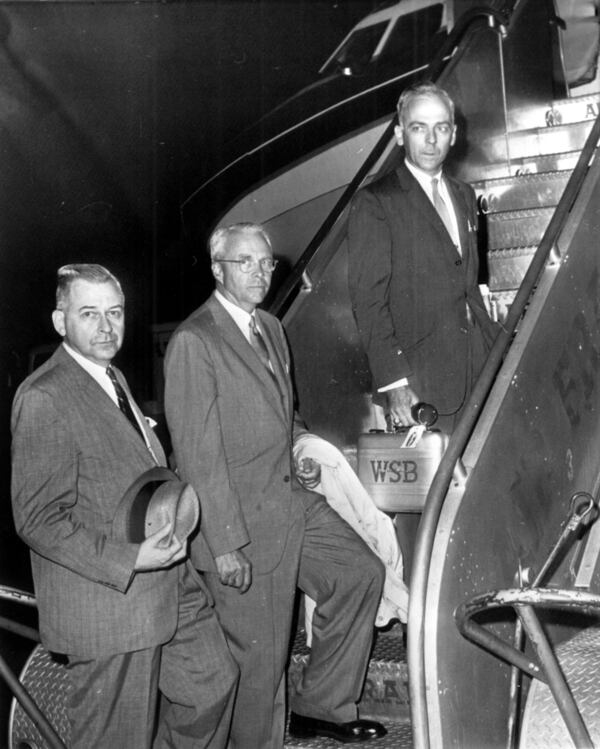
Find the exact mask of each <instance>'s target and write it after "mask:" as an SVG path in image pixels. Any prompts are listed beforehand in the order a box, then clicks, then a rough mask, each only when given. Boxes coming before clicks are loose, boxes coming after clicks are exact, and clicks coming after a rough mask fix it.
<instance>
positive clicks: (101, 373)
mask: <svg viewBox="0 0 600 749" xmlns="http://www.w3.org/2000/svg"><path fill="white" fill-rule="evenodd" d="M62 345H63V348H64V349H65V351H66V352H67V353H68V354H69V355H70V356H72V357H73V359H75V361H76V362H77V364H79V366H80V367H82V368H83V369H85V371H86V372H87V373H88V374H89V375H90V377H93V378H94V380H96V382H97V383H98V385H100V387H101V388H102V390H104V392H105V393H106V394H107V395H109V396H110V398H111V400H112V401H113V402H114V403H117V404H118V401H117V394H116V393H115V389H114V387H113V384H112V382H111V381H110V378H109V376H108V375H107V374H106V367H103V366H101V365H100V364H96V363H95V362H93V361H90V360H89V359H86V357H85V356H82V355H81V354H80V353H79V351H75V349H74V348H72V347H71V346H69V344H68V343H66V342H65V341H63V343H62ZM107 366H108V365H107Z"/></svg>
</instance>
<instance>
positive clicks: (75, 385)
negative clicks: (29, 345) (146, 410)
mask: <svg viewBox="0 0 600 749" xmlns="http://www.w3.org/2000/svg"><path fill="white" fill-rule="evenodd" d="M56 356H57V357H58V359H59V361H60V364H61V367H62V370H63V372H64V374H65V386H66V387H69V388H71V389H72V390H73V392H76V393H79V397H81V398H82V399H83V401H84V408H85V411H86V412H87V413H89V414H90V416H91V418H90V423H91V424H97V423H99V424H101V423H103V422H104V423H107V425H108V429H109V430H110V431H108V430H107V437H108V436H109V435H110V434H111V433H113V434H114V438H115V439H116V438H117V435H118V438H119V439H126V440H127V441H128V442H129V443H130V444H131V447H132V448H133V449H135V450H136V451H137V452H139V453H140V454H142V455H144V457H145V459H146V460H147V459H148V455H149V454H150V453H149V451H148V447H147V445H146V444H145V443H144V441H143V440H142V439H141V438H140V435H139V434H138V433H137V432H136V430H135V428H134V427H133V426H132V424H130V423H129V419H128V418H127V417H126V416H125V414H123V413H122V412H121V409H120V408H119V407H118V406H117V405H116V403H114V401H113V400H112V399H111V398H110V396H109V395H108V394H107V393H106V392H105V391H104V390H103V389H102V387H100V385H99V384H98V383H97V382H96V380H94V378H93V377H92V376H91V375H89V374H88V373H87V372H86V371H85V370H84V369H83V367H81V366H80V365H79V364H78V363H77V362H76V361H75V359H73V357H72V356H71V355H70V354H68V353H67V352H66V351H65V350H64V348H63V347H62V346H60V347H59V349H58V351H57V352H56ZM119 381H120V382H121V384H123V385H124V387H125V390H126V392H127V395H128V397H129V399H130V401H131V404H132V407H133V408H134V410H136V411H137V413H138V415H140V413H141V412H140V411H139V408H138V407H137V405H136V403H135V401H134V400H133V398H132V397H131V393H130V392H129V388H128V387H127V383H125V382H124V378H123V376H122V375H121V376H120V377H119ZM94 414H95V416H94ZM142 420H143V427H142V428H143V429H144V430H145V431H146V434H147V435H148V429H149V428H148V426H147V424H146V420H145V419H144V417H143V416H142ZM149 441H150V444H151V445H152V450H153V451H154V455H155V457H156V460H157V461H158V462H160V461H162V464H164V462H165V459H164V453H163V449H162V446H161V445H160V443H159V442H158V440H157V438H156V437H155V435H154V434H152V435H149Z"/></svg>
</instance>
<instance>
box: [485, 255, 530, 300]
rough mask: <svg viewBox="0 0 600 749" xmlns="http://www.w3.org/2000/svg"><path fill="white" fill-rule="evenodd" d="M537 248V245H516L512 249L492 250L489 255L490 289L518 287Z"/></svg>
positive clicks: (499, 289) (501, 289) (502, 289)
mask: <svg viewBox="0 0 600 749" xmlns="http://www.w3.org/2000/svg"><path fill="white" fill-rule="evenodd" d="M536 249H537V248H536V247H515V248H513V249H510V250H494V251H493V252H490V253H489V255H488V272H489V280H488V284H489V287H490V291H493V292H496V291H504V290H508V289H518V288H519V286H520V285H521V281H522V280H523V276H524V275H525V273H526V272H527V268H529V264H530V263H531V258H532V257H533V256H534V255H535V251H536Z"/></svg>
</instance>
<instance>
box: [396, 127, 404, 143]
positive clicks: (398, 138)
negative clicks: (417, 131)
mask: <svg viewBox="0 0 600 749" xmlns="http://www.w3.org/2000/svg"><path fill="white" fill-rule="evenodd" d="M394 135H395V136H396V143H397V144H398V145H399V146H403V145H404V131H403V130H402V125H396V127H395V128H394Z"/></svg>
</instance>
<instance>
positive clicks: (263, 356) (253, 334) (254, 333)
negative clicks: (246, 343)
mask: <svg viewBox="0 0 600 749" xmlns="http://www.w3.org/2000/svg"><path fill="white" fill-rule="evenodd" d="M249 325H250V345H251V346H252V348H253V349H254V350H255V351H256V353H257V354H258V357H259V359H260V360H261V361H262V363H263V364H264V365H265V367H266V368H267V369H268V370H269V372H270V373H271V374H273V368H272V367H271V360H270V359H269V352H268V351H267V344H266V343H265V341H264V338H263V337H262V335H261V334H260V330H259V329H258V327H257V325H256V320H255V319H254V315H251V316H250V323H249Z"/></svg>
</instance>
